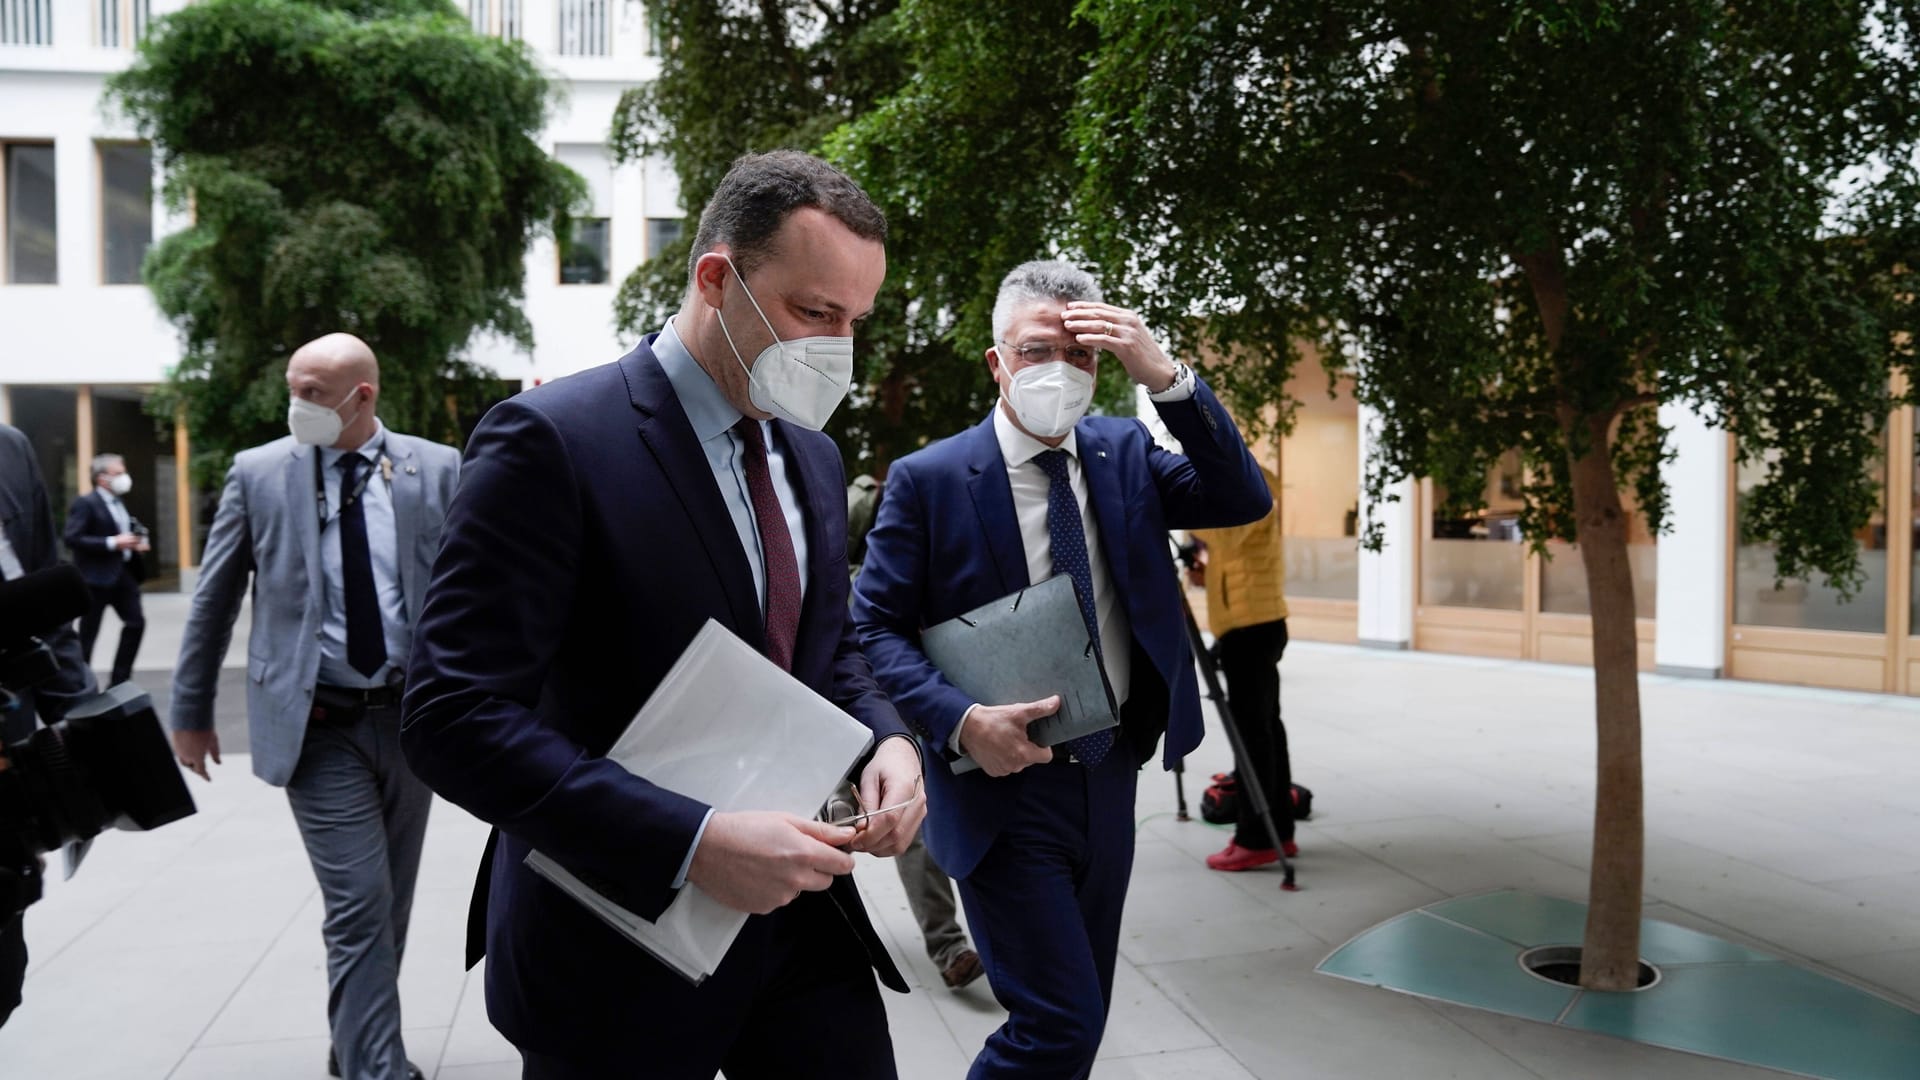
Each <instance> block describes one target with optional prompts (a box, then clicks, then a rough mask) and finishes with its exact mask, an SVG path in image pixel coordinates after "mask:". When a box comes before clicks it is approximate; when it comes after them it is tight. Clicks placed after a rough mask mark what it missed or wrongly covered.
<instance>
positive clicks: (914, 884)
mask: <svg viewBox="0 0 1920 1080" xmlns="http://www.w3.org/2000/svg"><path fill="white" fill-rule="evenodd" d="M894 869H896V870H898V871H899V872H900V884H901V885H903V886H905V887H906V890H907V906H908V907H910V908H912V909H913V919H914V921H915V922H917V923H919V924H920V936H921V937H923V938H925V939H926V942H927V959H929V960H932V961H933V963H934V966H935V967H938V968H939V969H940V970H942V971H945V970H946V968H947V965H948V964H950V963H952V962H953V958H954V957H955V956H957V955H959V953H960V950H962V949H964V948H966V947H967V932H966V931H965V930H962V929H960V922H959V920H958V919H957V918H955V916H954V907H953V882H952V881H949V880H948V879H947V875H946V874H944V873H942V872H941V871H940V868H939V867H938V866H935V865H934V862H933V858H932V857H931V856H929V855H928V854H927V845H926V844H925V843H924V842H922V841H921V839H920V837H918V836H915V837H914V838H913V845H912V846H911V847H909V848H907V850H905V851H903V852H901V853H900V855H899V857H897V858H895V859H894Z"/></svg>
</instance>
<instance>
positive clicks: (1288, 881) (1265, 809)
mask: <svg viewBox="0 0 1920 1080" xmlns="http://www.w3.org/2000/svg"><path fill="white" fill-rule="evenodd" d="M1180 607H1181V610H1182V612H1183V614H1185V615H1186V617H1187V642H1188V643H1189V644H1190V645H1192V646H1193V655H1194V656H1195V658H1197V659H1198V660H1199V661H1200V679H1201V683H1202V684H1203V685H1204V686H1205V687H1206V691H1207V700H1208V701H1211V702H1213V707H1214V709H1215V710H1216V711H1217V712H1219V714H1220V726H1221V727H1223V728H1225V729H1226V732H1227V741H1228V742H1229V743H1231V744H1233V760H1234V761H1235V762H1236V763H1238V764H1242V765H1246V766H1248V767H1246V768H1242V769H1240V770H1239V773H1240V783H1241V785H1242V786H1243V787H1244V789H1245V791H1246V796H1247V799H1248V801H1249V803H1250V805H1251V807H1252V809H1253V812H1254V813H1256V814H1258V815H1260V822H1261V824H1262V825H1264V826H1266V830H1267V839H1268V840H1269V841H1270V842H1271V843H1272V844H1273V853H1274V854H1275V855H1278V856H1279V857H1280V870H1281V873H1282V874H1283V875H1284V876H1283V877H1282V878H1281V881H1280V887H1281V888H1282V889H1284V890H1286V891H1287V892H1298V891H1299V890H1300V886H1298V885H1296V884H1294V881H1293V863H1292V862H1291V861H1290V860H1288V858H1287V852H1286V849H1285V848H1283V847H1281V846H1280V830H1279V829H1278V828H1277V827H1276V826H1275V825H1274V823H1273V809H1272V807H1271V806H1270V805H1268V803H1267V793H1266V790H1265V789H1264V788H1262V787H1261V786H1260V777H1259V776H1258V774H1257V773H1258V770H1256V769H1254V768H1252V767H1251V762H1250V760H1249V759H1248V757H1247V746H1246V743H1245V742H1243V741H1241V739H1240V725H1239V724H1237V723H1235V722H1234V718H1233V708H1232V706H1230V705H1228V704H1227V700H1226V695H1225V694H1224V693H1222V692H1221V690H1220V671H1219V667H1218V665H1216V664H1215V663H1214V661H1213V654H1212V653H1211V652H1208V651H1207V644H1206V642H1205V641H1202V640H1201V638H1200V624H1199V623H1198V622H1197V621H1195V619H1194V617H1193V605H1192V604H1191V603H1189V602H1188V601H1187V592H1186V590H1185V589H1181V590H1180ZM1186 771H1187V769H1186V760H1185V759H1184V758H1183V759H1181V760H1180V761H1177V762H1175V763H1174V766H1173V792H1174V799H1175V800H1176V802H1177V804H1178V809H1177V811H1176V813H1175V814H1174V817H1175V819H1176V820H1179V821H1190V820H1192V819H1191V818H1189V817H1188V816H1187V788H1186V779H1185V778H1186ZM1240 812H1241V813H1243V814H1244V813H1246V812H1247V811H1246V810H1245V809H1242V810H1241V811H1240Z"/></svg>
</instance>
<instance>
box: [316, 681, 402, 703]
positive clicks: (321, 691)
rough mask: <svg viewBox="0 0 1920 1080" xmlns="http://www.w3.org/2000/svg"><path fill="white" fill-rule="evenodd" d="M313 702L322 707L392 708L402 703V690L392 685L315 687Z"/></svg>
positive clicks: (323, 685)
mask: <svg viewBox="0 0 1920 1080" xmlns="http://www.w3.org/2000/svg"><path fill="white" fill-rule="evenodd" d="M313 703H314V705H315V706H317V707H320V708H335V709H391V708H393V707H395V706H397V705H399V704H400V691H399V690H398V689H396V688H394V687H391V686H370V687H358V686H329V685H328V684H326V683H321V684H319V685H318V686H315V687H314V688H313Z"/></svg>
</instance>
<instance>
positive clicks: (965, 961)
mask: <svg viewBox="0 0 1920 1080" xmlns="http://www.w3.org/2000/svg"><path fill="white" fill-rule="evenodd" d="M985 971H986V969H985V968H983V967H981V966H980V954H979V953H977V952H974V951H973V950H972V949H962V950H960V951H959V952H958V953H956V954H954V957H953V959H952V960H949V961H947V967H946V970H944V971H942V972H941V973H940V978H941V979H943V980H945V981H946V984H947V985H948V986H950V987H952V988H953V989H955V990H958V989H960V988H961V987H963V986H965V985H967V984H968V983H971V982H972V981H974V980H975V979H978V978H979V977H980V976H981V975H982V974H983V973H985Z"/></svg>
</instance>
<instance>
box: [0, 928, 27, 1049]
mask: <svg viewBox="0 0 1920 1080" xmlns="http://www.w3.org/2000/svg"><path fill="white" fill-rule="evenodd" d="M23 924H24V920H23V918H22V917H21V916H19V915H12V914H5V913H0V1025H4V1024H5V1023H6V1022H7V1017H9V1016H12V1015H13V1010H14V1009H15V1008H17V1007H18V1006H19V1004H20V989H21V986H22V985H23V984H24V983H25V982H26V980H27V931H26V927H25V925H23Z"/></svg>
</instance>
